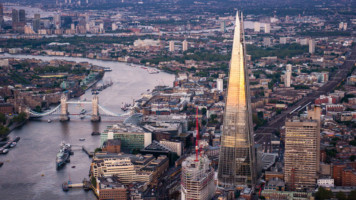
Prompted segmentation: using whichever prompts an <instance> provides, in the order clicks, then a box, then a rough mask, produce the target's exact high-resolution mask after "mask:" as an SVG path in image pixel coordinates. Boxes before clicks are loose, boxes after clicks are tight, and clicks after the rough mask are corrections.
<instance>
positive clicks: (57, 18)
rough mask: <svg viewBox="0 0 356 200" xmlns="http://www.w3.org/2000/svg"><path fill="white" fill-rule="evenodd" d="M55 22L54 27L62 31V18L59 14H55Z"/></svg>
mask: <svg viewBox="0 0 356 200" xmlns="http://www.w3.org/2000/svg"><path fill="white" fill-rule="evenodd" d="M53 21H54V26H55V27H56V29H60V28H61V16H60V15H59V14H55V15H54V17H53Z"/></svg>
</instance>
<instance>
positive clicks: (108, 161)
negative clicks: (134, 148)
mask: <svg viewBox="0 0 356 200" xmlns="http://www.w3.org/2000/svg"><path fill="white" fill-rule="evenodd" d="M134 159H141V160H143V161H147V160H149V161H150V160H153V159H154V157H153V156H149V155H146V156H145V157H142V156H140V155H137V158H136V156H134V157H133V156H132V155H130V154H116V155H115V154H113V155H111V154H101V153H100V154H98V155H95V157H94V158H93V161H92V163H91V166H90V173H91V175H92V176H94V177H95V178H98V177H108V176H113V175H115V176H117V177H118V178H119V179H120V182H121V183H123V184H130V183H133V182H146V183H150V182H151V181H152V173H149V172H141V171H140V170H139V168H140V167H139V166H136V165H135V164H134V163H133V160H134Z"/></svg>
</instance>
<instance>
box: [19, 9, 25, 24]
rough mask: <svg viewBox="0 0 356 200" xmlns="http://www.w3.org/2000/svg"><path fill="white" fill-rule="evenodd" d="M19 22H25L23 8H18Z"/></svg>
mask: <svg viewBox="0 0 356 200" xmlns="http://www.w3.org/2000/svg"><path fill="white" fill-rule="evenodd" d="M19 22H22V23H26V13H25V10H23V9H20V10H19Z"/></svg>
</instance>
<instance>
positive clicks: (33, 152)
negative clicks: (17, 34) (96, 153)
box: [0, 54, 174, 200]
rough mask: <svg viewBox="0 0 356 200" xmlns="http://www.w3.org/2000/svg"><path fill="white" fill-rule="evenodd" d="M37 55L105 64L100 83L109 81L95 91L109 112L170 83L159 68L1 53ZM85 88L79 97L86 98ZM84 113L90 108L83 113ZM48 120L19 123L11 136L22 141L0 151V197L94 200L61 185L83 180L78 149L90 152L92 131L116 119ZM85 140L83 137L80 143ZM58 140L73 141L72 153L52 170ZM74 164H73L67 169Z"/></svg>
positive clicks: (85, 163)
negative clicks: (150, 69) (149, 69)
mask: <svg viewBox="0 0 356 200" xmlns="http://www.w3.org/2000/svg"><path fill="white" fill-rule="evenodd" d="M4 56H6V57H17V58H37V59H42V60H46V61H48V60H51V59H64V60H68V61H76V62H89V63H92V64H94V65H99V66H103V67H110V68H111V69H112V72H107V73H105V75H104V77H103V81H104V82H105V81H109V80H111V81H112V82H113V85H112V86H111V87H109V88H107V89H105V90H103V91H101V92H100V94H99V95H98V96H99V104H100V105H102V106H104V107H105V108H107V109H108V110H110V111H112V112H114V113H122V111H121V109H120V106H121V104H122V103H123V102H124V103H131V102H132V100H133V99H138V98H139V97H140V96H141V94H142V93H145V92H147V89H150V90H152V89H153V88H154V87H155V86H157V85H169V86H171V85H172V82H173V80H174V76H173V75H171V74H167V73H163V72H160V73H159V74H149V73H148V72H147V70H145V69H142V68H140V67H131V66H129V65H127V64H125V63H119V62H111V61H100V60H91V59H85V58H71V57H47V56H25V55H8V54H6V55H3V56H0V58H1V57H4ZM91 97H92V95H91V92H90V90H88V91H87V92H86V93H85V94H84V95H83V96H82V97H80V99H81V100H84V99H86V100H87V101H90V99H91ZM83 108H85V109H87V110H91V108H90V105H89V106H86V105H85V104H83V105H70V106H69V112H70V113H79V112H80V110H81V109H83ZM88 112H89V111H88ZM50 118H51V119H52V120H53V122H52V123H47V121H46V119H48V117H46V118H44V120H42V121H29V122H27V123H26V124H25V125H24V126H23V127H21V128H18V129H15V130H14V131H13V132H12V133H11V134H10V136H11V137H15V136H20V137H21V140H20V141H19V143H18V144H17V146H16V147H14V148H13V149H11V150H10V152H9V153H8V154H7V155H0V161H1V162H4V165H3V166H2V167H1V168H0V199H1V200H7V199H9V200H10V199H11V200H14V199H21V200H22V199H36V200H37V199H96V198H95V196H94V194H93V192H91V191H89V192H85V191H84V190H82V189H72V190H70V191H68V192H63V191H62V188H61V184H62V183H63V182H65V181H68V180H69V179H70V180H71V181H72V182H73V183H80V182H81V181H82V180H83V178H88V173H89V167H90V162H91V159H90V158H89V157H88V156H87V155H86V154H84V152H82V150H81V148H80V146H82V145H84V146H85V147H87V149H89V150H94V149H95V148H96V147H98V146H99V144H100V136H91V132H92V131H103V130H104V129H105V128H106V126H108V125H111V124H113V123H115V122H116V121H117V120H118V119H117V118H109V117H107V118H105V117H104V119H103V121H102V122H100V123H91V122H90V118H89V117H86V118H84V119H83V120H81V119H79V118H75V117H73V118H72V120H71V121H70V122H66V123H61V122H59V121H58V120H56V118H55V117H54V116H51V117H50ZM79 138H85V141H79ZM61 141H65V142H69V143H71V144H72V145H73V149H74V155H73V156H71V159H70V161H71V162H70V163H68V164H67V165H66V166H64V168H62V169H61V170H59V171H57V170H56V165H55V157H56V154H57V152H58V150H59V144H60V142H61ZM72 166H75V168H72Z"/></svg>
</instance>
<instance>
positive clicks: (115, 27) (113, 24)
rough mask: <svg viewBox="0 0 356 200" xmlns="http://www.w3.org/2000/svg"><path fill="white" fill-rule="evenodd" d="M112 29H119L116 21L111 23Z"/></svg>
mask: <svg viewBox="0 0 356 200" xmlns="http://www.w3.org/2000/svg"><path fill="white" fill-rule="evenodd" d="M111 30H113V31H116V30H117V25H116V23H112V24H111Z"/></svg>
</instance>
